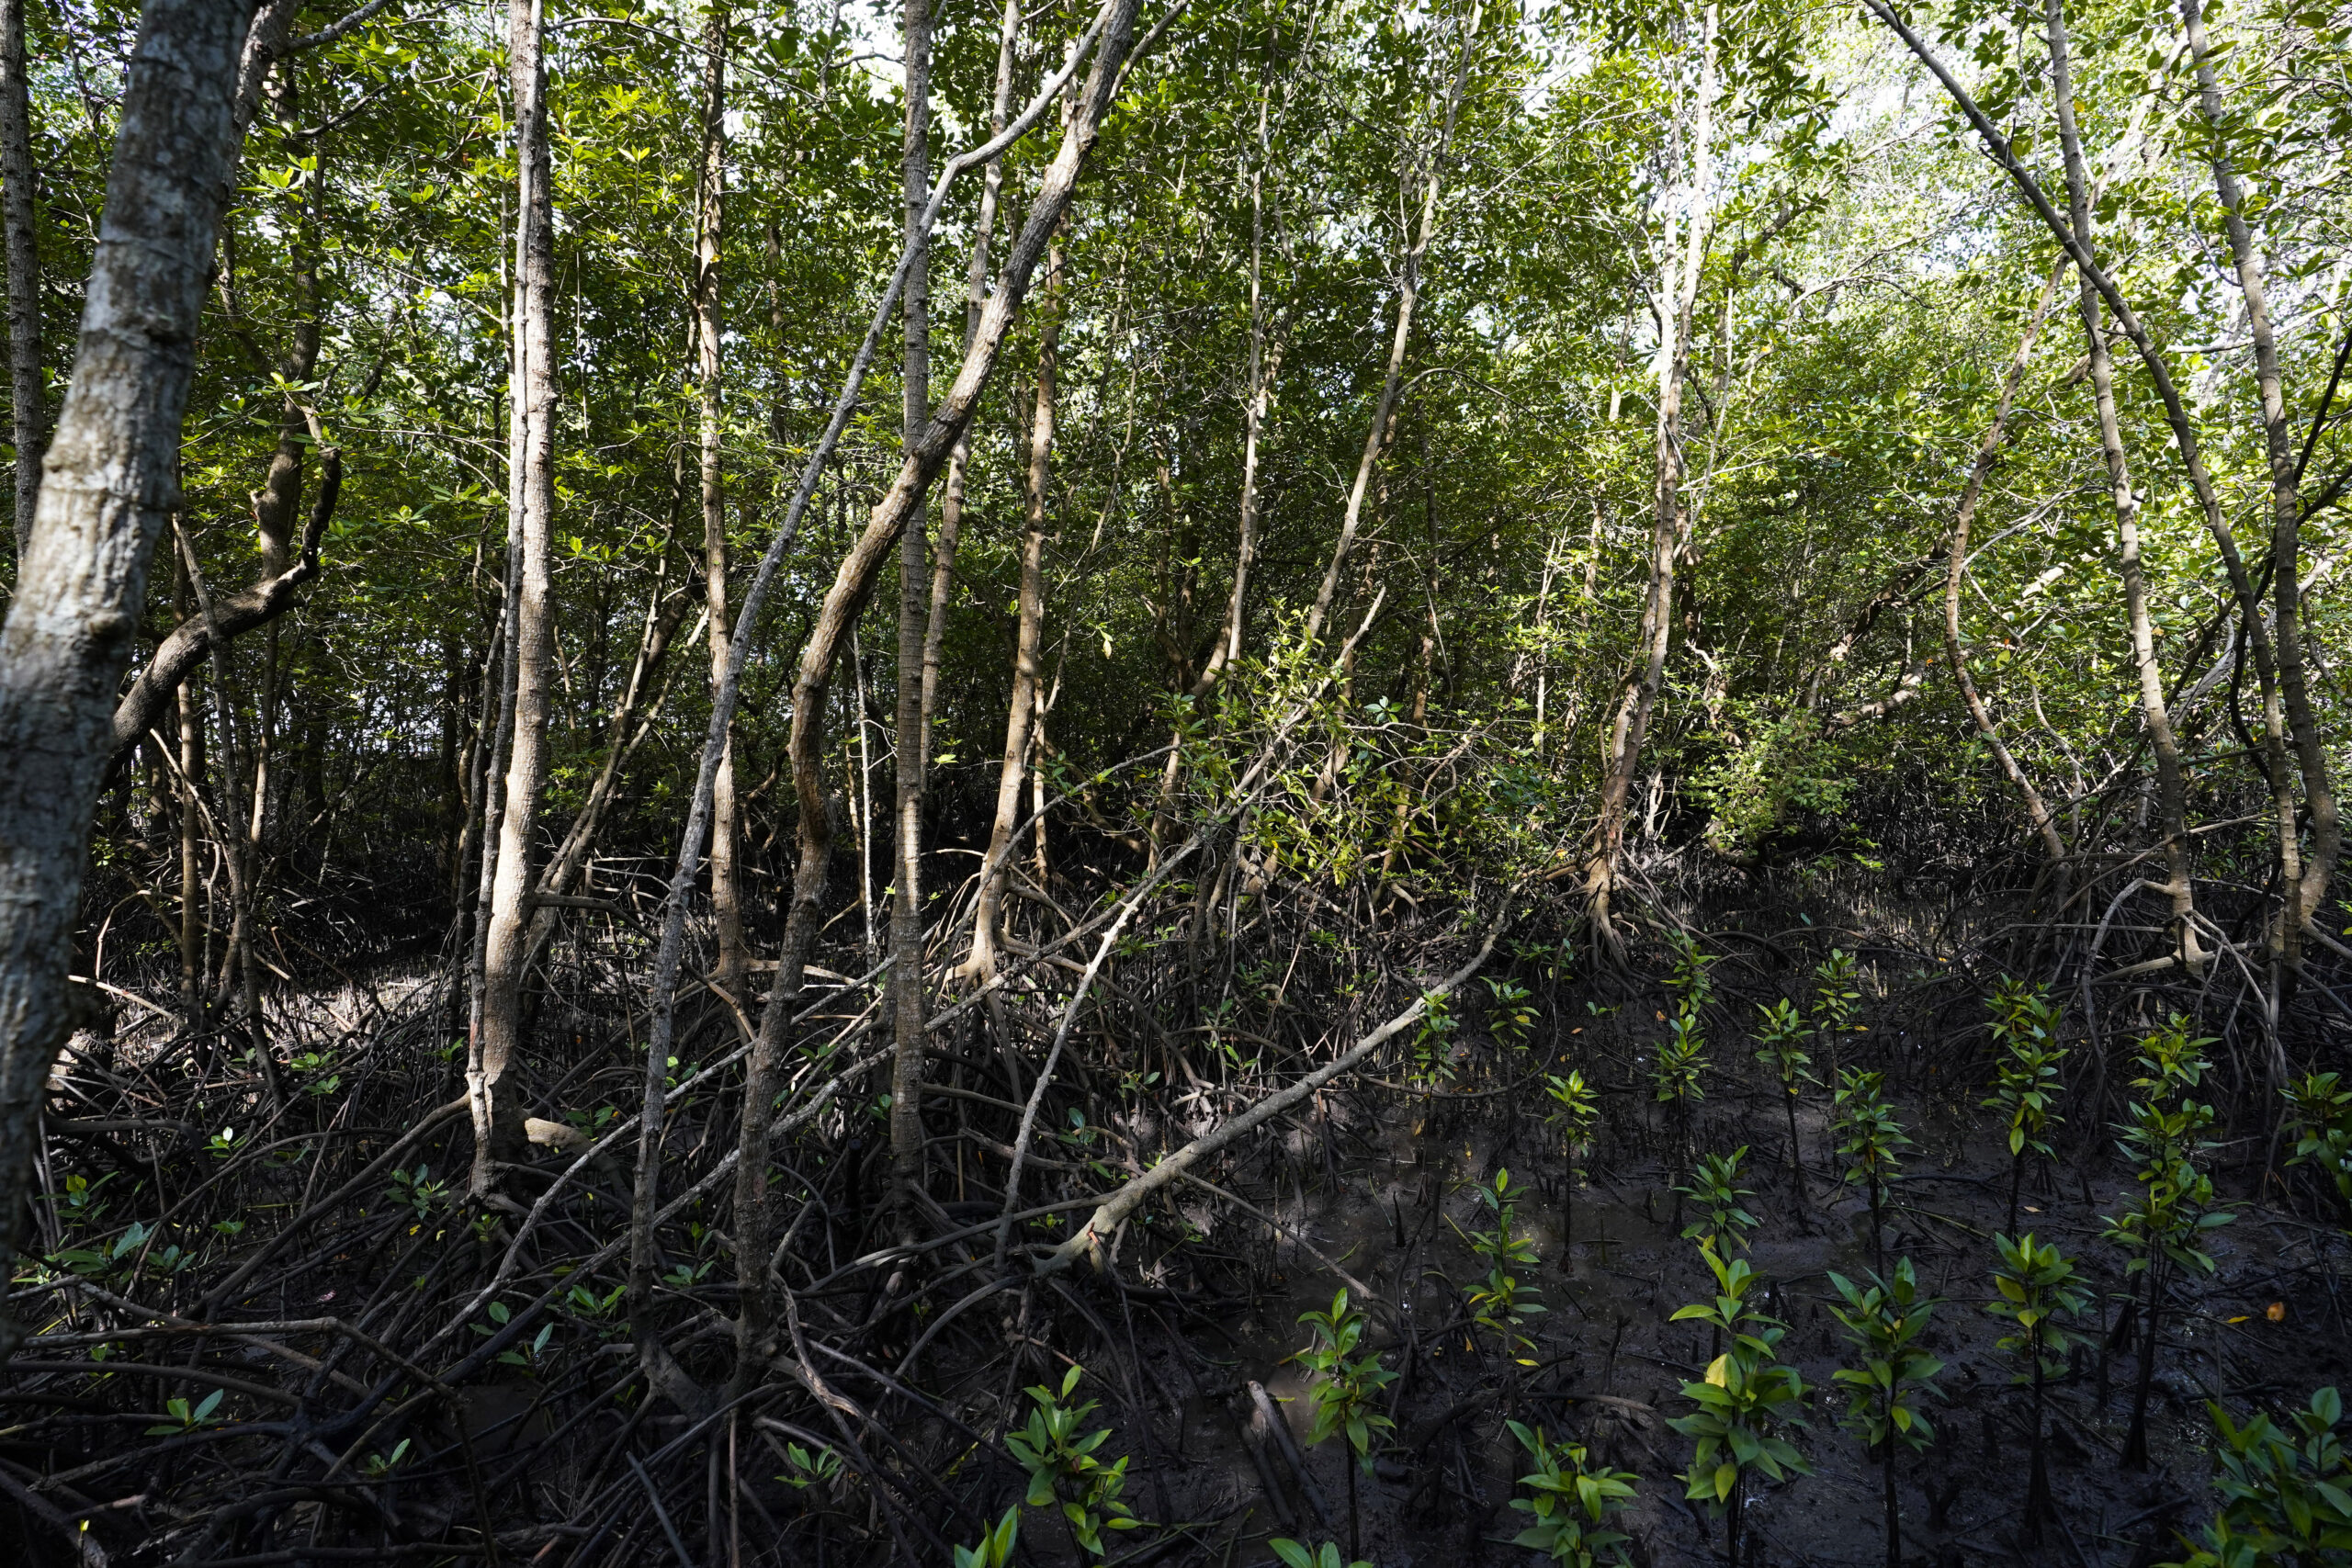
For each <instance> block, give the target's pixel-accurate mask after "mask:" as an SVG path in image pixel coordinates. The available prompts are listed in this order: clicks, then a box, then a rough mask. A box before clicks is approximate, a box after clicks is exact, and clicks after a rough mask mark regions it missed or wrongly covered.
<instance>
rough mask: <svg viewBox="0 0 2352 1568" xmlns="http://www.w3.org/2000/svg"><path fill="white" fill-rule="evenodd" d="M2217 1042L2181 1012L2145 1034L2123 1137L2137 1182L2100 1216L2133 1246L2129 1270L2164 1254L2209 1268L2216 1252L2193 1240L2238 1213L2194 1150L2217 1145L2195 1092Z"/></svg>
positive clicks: (2114, 1238)
mask: <svg viewBox="0 0 2352 1568" xmlns="http://www.w3.org/2000/svg"><path fill="white" fill-rule="evenodd" d="M2211 1043H2213V1042H2212V1041H2211V1038H2199V1039H2191V1038H2190V1037H2189V1033H2188V1020H2187V1019H2185V1018H2183V1017H2182V1016H2181V1015H2180V1014H2178V1013H2175V1014H2174V1015H2173V1016H2172V1018H2171V1019H2170V1020H2169V1021H2166V1022H2165V1025H2164V1026H2163V1027H2162V1028H2160V1029H2158V1030H2157V1031H2156V1032H2154V1033H2153V1034H2150V1035H2149V1036H2148V1037H2147V1038H2146V1039H2145V1040H2143V1041H2142V1042H2141V1046H2140V1056H2139V1063H2140V1069H2141V1076H2140V1077H2136V1078H2134V1079H2132V1080H2131V1087H2132V1088H2134V1089H2139V1090H2140V1091H2141V1097H2140V1098H2139V1099H2137V1100H2133V1101H2131V1105H2130V1106H2129V1107H2128V1108H2126V1110H2125V1112H2124V1114H2125V1117H2126V1120H2125V1122H2124V1124H2123V1126H2122V1127H2121V1128H2120V1132H2121V1133H2122V1134H2123V1135H2122V1137H2121V1139H2120V1141H2119V1143H2118V1147H2120V1149H2121V1150H2122V1151H2123V1154H2124V1157H2125V1158H2126V1159H2128V1160H2129V1161H2130V1162H2131V1167H2132V1170H2133V1173H2134V1174H2135V1175H2136V1176H2137V1177H2138V1179H2139V1189H2138V1190H2137V1191H2136V1192H2135V1193H2134V1194H2133V1195H2132V1201H2131V1204H2130V1206H2129V1207H2127V1208H2126V1209H2125V1210H2124V1212H2123V1213H2121V1214H2120V1215H2119V1216H2117V1217H2114V1218H2111V1219H2109V1218H2103V1219H2102V1224H2105V1225H2106V1227H2107V1228H2106V1229H2105V1230H2104V1231H2103V1232H2102V1233H2101V1235H2103V1236H2104V1237H2105V1239H2107V1240H2109V1241H2111V1242H2113V1243H2115V1244H2116V1245H2117V1246H2119V1247H2123V1248H2124V1249H2125V1250H2126V1251H2128V1252H2130V1253H2131V1260H2130V1262H2129V1263H2128V1264H2127V1265H2126V1266H2125V1268H2126V1272H2128V1273H2131V1274H2137V1273H2140V1272H2141V1271H2143V1269H2150V1268H2153V1267H2154V1266H2155V1265H2156V1264H2157V1263H2158V1262H2159V1261H2162V1262H2165V1263H2169V1264H2171V1265H2172V1266H2174V1267H2176V1268H2179V1269H2187V1270H2188V1272H2190V1273H2192V1274H2198V1275H2208V1274H2211V1273H2212V1272H2213V1268H2214V1264H2213V1259H2212V1257H2211V1254H2209V1253H2207V1252H2205V1251H2204V1250H2202V1249H2201V1248H2199V1247H2197V1246H2196V1245H2195V1242H2196V1240H2197V1239H2198V1237H2199V1236H2201V1235H2203V1234H2204V1233H2205V1232H2207V1231H2209V1230H2213V1229H2216V1228H2218V1227H2219V1226H2222V1225H2226V1224H2229V1223H2230V1222H2231V1221H2232V1220H2233V1219H2234V1218H2236V1216H2235V1215H2233V1214H2232V1213H2230V1212H2229V1211H2228V1210H2227V1209H2224V1208H2219V1207H2217V1206H2216V1205H2215V1202H2214V1198H2213V1179H2212V1178H2211V1177H2210V1176H2208V1175H2207V1174H2206V1173H2205V1172H2203V1171H2201V1170H2199V1168H2197V1165H2196V1156H2197V1155H2198V1154H2199V1153H2200V1152H2202V1151H2204V1150H2205V1149H2208V1148H2211V1146H2212V1145H2211V1144H2210V1143H2208V1142H2206V1141H2204V1139H2203V1137H2202V1134H2204V1132H2205V1131H2206V1130H2207V1129H2208V1128H2210V1127H2211V1126H2212V1124H2213V1120H2214V1114H2213V1108H2212V1106H2211V1105H2210V1104H2205V1103H2202V1102H2200V1101H2199V1100H2195V1099H2193V1098H2191V1096H2192V1095H2193V1093H2194V1092H2195V1091H2196V1090H2197V1089H2198V1088H2199V1085H2200V1084H2201V1082H2202V1080H2203V1078H2204V1075H2205V1073H2206V1072H2207V1071H2208V1070H2209V1069H2210V1067H2211V1063H2209V1062H2208V1061H2206V1059H2205V1056H2204V1047H2205V1046H2207V1045H2210V1044H2211Z"/></svg>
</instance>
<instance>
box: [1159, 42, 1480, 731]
mask: <svg viewBox="0 0 2352 1568" xmlns="http://www.w3.org/2000/svg"><path fill="white" fill-rule="evenodd" d="M1473 28H1474V30H1475V28H1476V24H1475V23H1473ZM1271 96H1272V94H1271V93H1270V92H1267V91H1264V90H1261V92H1260V93H1259V95H1258V158H1257V162H1256V164H1254V165H1253V166H1252V167H1251V168H1250V387H1249V391H1248V393H1247V398H1248V401H1247V402H1246V403H1245V404H1244V405H1243V409H1242V416H1241V516H1240V520H1239V522H1238V525H1236V527H1235V529H1234V547H1233V592H1231V593H1230V594H1228V595H1227V599H1226V605H1225V628H1224V630H1223V632H1222V633H1221V634H1220V635H1219V636H1218V637H1217V639H1216V646H1215V647H1213V648H1212V649H1209V657H1208V661H1207V663H1206V664H1205V665H1204V667H1203V668H1202V671H1201V674H1200V679H1198V680H1197V681H1195V682H1193V696H1194V697H1196V698H1197V697H1203V696H1206V695H1207V694H1208V693H1209V691H1210V690H1211V689H1212V688H1213V687H1215V686H1216V682H1217V677H1218V676H1219V675H1221V674H1223V673H1224V672H1225V667H1226V666H1227V664H1229V663H1231V662H1232V661H1233V660H1237V659H1238V658H1240V657H1241V621H1242V615H1243V614H1244V612H1245V611H1246V610H1247V609H1248V607H1249V594H1250V567H1251V566H1253V565H1255V564H1256V562H1257V558H1258V444H1259V441H1260V439H1261V437H1262V435H1263V434H1264V432H1265V426H1266V407H1267V403H1268V401H1269V397H1270V394H1271V391H1272V386H1273V381H1274V378H1276V377H1278V376H1280V375H1281V374H1282V366H1283V346H1282V344H1280V343H1279V342H1278V343H1276V344H1274V345H1273V347H1272V351H1271V353H1270V352H1269V351H1268V348H1267V345H1266V299H1265V288H1264V273H1265V251H1266V197H1265V175H1266V164H1267V161H1268V158H1269V156H1270V154H1271V150H1270V148H1269V146H1268V141H1267V107H1268V106H1267V100H1268V99H1269V98H1270V97H1271ZM1434 192H1435V178H1434V175H1432V178H1431V193H1432V194H1434ZM1424 243H1426V241H1425V242H1424ZM1409 308H1410V307H1402V309H1406V310H1409ZM1394 378H1395V369H1394V367H1392V369H1391V372H1390V380H1391V384H1392V385H1393V383H1394ZM1171 761H1172V758H1171Z"/></svg>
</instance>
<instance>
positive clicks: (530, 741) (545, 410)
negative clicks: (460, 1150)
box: [466, 0, 555, 1198]
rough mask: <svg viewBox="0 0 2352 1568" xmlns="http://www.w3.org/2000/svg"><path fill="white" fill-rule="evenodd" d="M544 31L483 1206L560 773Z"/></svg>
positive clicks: (482, 1071)
mask: <svg viewBox="0 0 2352 1568" xmlns="http://www.w3.org/2000/svg"><path fill="white" fill-rule="evenodd" d="M541 20H542V18H541V13H540V0H511V4H510V6H509V7H508V10H507V58H508V62H509V65H510V69H511V71H512V73H513V81H512V91H513V93H514V96H515V167H516V191H515V295H514V310H515V321H514V333H513V336H514V346H513V355H514V388H513V391H512V393H511V394H510V395H511V396H512V398H513V400H514V403H515V410H514V415H513V418H512V421H511V423H510V425H509V429H510V432H511V435H510V441H511V445H510V446H509V447H508V451H507V485H508V487H509V491H510V493H509V496H508V501H507V517H508V520H509V525H510V526H512V527H513V528H514V529H515V542H516V544H517V546H518V547H519V549H518V560H517V564H518V566H519V568H520V570H519V571H518V573H517V575H516V580H515V641H514V649H515V736H514V742H513V750H512V751H511V752H510V753H509V754H508V756H507V760H506V781H505V789H504V794H505V801H504V805H503V809H502V811H501V814H500V818H499V824H498V843H497V849H496V853H497V856H498V863H497V870H496V872H495V874H494V875H493V876H492V882H491V904H490V923H489V945H488V947H487V949H486V951H485V953H484V955H483V964H482V1010H481V1012H482V1026H481V1032H479V1033H478V1034H476V1035H475V1036H474V1038H473V1041H472V1042H471V1045H472V1049H471V1050H470V1051H469V1055H468V1060H467V1064H466V1090H467V1098H468V1100H469V1101H470V1103H471V1106H472V1111H473V1128H474V1159H473V1170H472V1175H471V1179H470V1189H471V1190H472V1192H473V1194H474V1195H475V1196H476V1197H478V1198H479V1197H485V1196H488V1195H490V1194H491V1193H492V1192H494V1191H495V1190H496V1189H497V1186H498V1172H497V1167H498V1164H499V1163H500V1162H501V1161H503V1160H505V1159H507V1158H510V1157H512V1156H513V1155H514V1154H515V1153H518V1152H519V1151H520V1150H521V1147H522V1145H523V1113H522V1108H521V1107H520V1106H519V1105H518V1104H515V1103H512V1102H511V1101H510V1102H502V1100H501V1099H500V1096H499V1089H498V1086H499V1080H500V1079H501V1078H503V1077H504V1076H505V1074H506V1069H507V1067H508V1066H510V1065H511V1064H512V1063H513V1060H514V1056H515V1051H516V1049H517V1048H518V1047H519V1046H520V1044H521V1036H522V1031H523V971H524V969H525V967H526V965H525V964H524V958H525V955H526V953H527V952H528V951H529V943H528V942H527V940H526V935H527V931H528V926H529V921H530V908H529V895H530V891H531V840H532V838H533V836H534V835H533V829H534V828H535V827H536V825H537V815H538V804H539V791H540V789H541V788H542V787H543V786H544V785H545V784H546V783H547V771H548V756H547V732H548V665H549V662H550V659H551V655H552V650H553V642H554V619H553V610H554V606H553V604H551V603H550V598H551V592H550V583H549V565H548V543H549V541H548V529H549V525H550V523H551V521H552V514H553V512H554V509H555V483H554V468H555V443H554V428H553V424H552V419H553V415H554V412H555V373H554V365H553V351H554V331H555V299H554V280H555V216H554V205H553V201H552V197H551V194H550V191H549V189H548V181H549V176H550V174H551V163H552V160H551V157H550V153H549V151H548V114H547V67H546V62H545V61H544V60H543V59H542V57H541V54H540V42H541V39H540V33H541Z"/></svg>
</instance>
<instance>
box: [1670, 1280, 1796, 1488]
mask: <svg viewBox="0 0 2352 1568" xmlns="http://www.w3.org/2000/svg"><path fill="white" fill-rule="evenodd" d="M1699 1255H1700V1257H1702V1258H1704V1259H1705V1260H1706V1264H1707V1267H1708V1269H1711V1270H1713V1273H1714V1276H1715V1285H1716V1293H1715V1296H1714V1299H1713V1301H1709V1302H1698V1303H1691V1305H1688V1306H1684V1307H1679V1308H1678V1309H1676V1311H1675V1314H1674V1316H1673V1318H1672V1319H1671V1320H1670V1321H1672V1322H1675V1323H1682V1322H1688V1321H1696V1322H1700V1323H1704V1324H1707V1325H1710V1326H1711V1327H1713V1329H1714V1330H1715V1331H1716V1332H1717V1333H1718V1334H1719V1335H1721V1336H1722V1337H1723V1338H1724V1340H1725V1341H1726V1342H1727V1348H1725V1349H1724V1351H1723V1353H1722V1354H1720V1355H1718V1356H1717V1357H1716V1358H1715V1359H1714V1360H1713V1363H1711V1364H1710V1365H1709V1366H1708V1368H1707V1375H1706V1378H1705V1380H1704V1381H1702V1382H1686V1383H1684V1384H1683V1385H1682V1397H1683V1398H1685V1399H1688V1400H1690V1401H1691V1403H1692V1404H1696V1405H1697V1406H1698V1408H1697V1409H1696V1410H1694V1411H1692V1412H1691V1414H1690V1415H1688V1416H1677V1417H1675V1418H1674V1419H1673V1420H1672V1421H1670V1422H1669V1423H1668V1425H1670V1426H1671V1427H1673V1428H1674V1429H1675V1430H1676V1431H1678V1432H1680V1433H1681V1434H1682V1435H1683V1436H1684V1437H1687V1438H1691V1440H1692V1444H1693V1448H1692V1451H1691V1468H1690V1469H1689V1470H1688V1471H1687V1472H1684V1473H1683V1477H1682V1479H1683V1481H1684V1483H1685V1484H1686V1485H1687V1487H1688V1490H1687V1491H1686V1492H1685V1493H1684V1495H1685V1496H1687V1497H1690V1498H1691V1499H1693V1500H1695V1501H1700V1502H1704V1503H1705V1504H1706V1505H1707V1506H1708V1507H1709V1508H1710V1509H1711V1510H1712V1511H1713V1513H1714V1514H1715V1515H1716V1516H1717V1517H1722V1516H1723V1515H1724V1513H1725V1512H1727V1511H1730V1510H1732V1509H1733V1508H1735V1507H1736V1500H1737V1497H1738V1495H1739V1490H1740V1487H1741V1485H1742V1484H1743V1483H1744V1482H1745V1481H1746V1479H1747V1476H1748V1475H1749V1474H1750V1473H1751V1472H1758V1471H1760V1472H1763V1473H1764V1474H1766V1475H1769V1476H1770V1477H1771V1478H1772V1479H1773V1480H1775V1481H1784V1480H1786V1479H1787V1478H1788V1477H1789V1476H1790V1475H1791V1474H1792V1473H1794V1474H1804V1473H1806V1472H1809V1471H1811V1470H1812V1468H1813V1467H1812V1465H1811V1464H1810V1463H1808V1462H1807V1461H1806V1460H1805V1458H1804V1455H1803V1454H1801V1453H1799V1452H1798V1451H1797V1450H1796V1448H1795V1447H1794V1445H1792V1444H1791V1443H1790V1442H1789V1441H1788V1440H1787V1439H1786V1438H1781V1437H1780V1436H1778V1430H1779V1429H1780V1428H1782V1427H1792V1426H1803V1425H1804V1416H1803V1415H1802V1414H1801V1412H1802V1411H1803V1409H1804V1396H1805V1393H1806V1389H1805V1382H1804V1378H1803V1377H1802V1376H1800V1375H1799V1374H1798V1372H1797V1370H1796V1369H1795V1368H1794V1367H1789V1366H1783V1365H1781V1363H1780V1362H1778V1361H1777V1360H1775V1359H1773V1358H1774V1356H1775V1355H1776V1354H1777V1353H1778V1351H1779V1348H1780V1344H1781V1337H1783V1336H1784V1335H1786V1334H1787V1333H1788V1329H1787V1327H1786V1325H1783V1324H1781V1322H1780V1320H1779V1319H1777V1318H1774V1317H1771V1316H1769V1315H1767V1314H1764V1313H1761V1312H1758V1310H1756V1309H1755V1308H1754V1307H1753V1306H1751V1305H1750V1304H1749V1302H1748V1299H1747V1298H1748V1294H1749V1292H1751V1291H1752V1290H1754V1288H1755V1285H1756V1272H1755V1270H1754V1269H1750V1268H1749V1267H1748V1266H1747V1260H1746V1259H1745V1258H1732V1259H1731V1260H1729V1261H1728V1262H1726V1261H1725V1260H1724V1259H1723V1258H1718V1257H1716V1256H1715V1255H1714V1253H1713V1252H1712V1251H1710V1250H1708V1249H1706V1248H1703V1247H1702V1248H1701V1249H1700V1254H1699Z"/></svg>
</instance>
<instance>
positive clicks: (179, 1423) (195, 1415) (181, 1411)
mask: <svg viewBox="0 0 2352 1568" xmlns="http://www.w3.org/2000/svg"><path fill="white" fill-rule="evenodd" d="M224 1392H226V1391H225V1390H222V1389H217V1388H216V1389H214V1390H213V1391H212V1392H211V1393H208V1394H206V1395H205V1396H204V1398H203V1400H202V1402H201V1403H199V1404H197V1405H196V1407H195V1408H194V1409H190V1408H189V1407H188V1403H187V1400H185V1399H183V1398H180V1397H178V1396H177V1395H175V1396H174V1397H172V1398H170V1399H167V1400H165V1401H164V1415H166V1416H170V1417H171V1419H170V1420H169V1421H164V1422H159V1423H158V1424H156V1425H155V1426H153V1427H148V1428H147V1435H148V1436H149V1437H151V1438H167V1437H173V1436H175V1435H177V1434H179V1433H182V1432H193V1431H196V1430H198V1428H200V1427H209V1426H212V1425H214V1422H213V1419H212V1413H213V1412H214V1411H215V1410H218V1409H220V1395H221V1394H222V1393H224Z"/></svg>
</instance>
